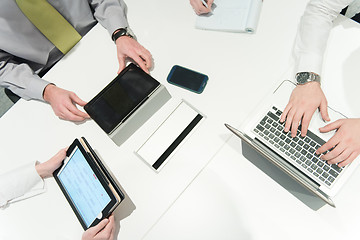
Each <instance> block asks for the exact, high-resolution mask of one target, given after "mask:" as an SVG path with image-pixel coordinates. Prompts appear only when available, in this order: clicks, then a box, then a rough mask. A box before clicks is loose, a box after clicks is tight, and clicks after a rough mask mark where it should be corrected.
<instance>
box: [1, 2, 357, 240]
mask: <svg viewBox="0 0 360 240" xmlns="http://www.w3.org/2000/svg"><path fill="white" fill-rule="evenodd" d="M127 5H128V18H129V23H130V25H131V28H132V29H133V31H134V32H135V34H136V35H137V37H138V41H139V42H140V43H141V44H143V45H144V46H145V47H146V48H148V49H149V50H150V51H151V53H152V54H153V58H154V62H155V67H154V70H153V71H152V73H151V75H152V76H153V77H154V78H156V79H157V80H159V81H160V82H161V83H163V84H164V85H165V86H166V87H167V89H168V90H169V91H170V93H171V94H172V96H173V98H174V99H179V98H184V99H185V100H187V101H189V102H190V103H191V104H192V105H194V106H195V107H196V108H198V109H199V110H200V111H202V112H203V113H204V114H205V115H206V116H207V118H206V120H205V121H204V122H203V123H202V124H201V125H200V127H199V128H198V129H197V130H196V131H195V132H194V133H193V135H192V136H191V137H190V138H189V139H188V140H187V141H186V142H185V143H184V144H183V145H182V146H181V148H180V149H178V151H177V152H176V154H175V155H174V156H173V157H172V158H171V159H170V161H169V163H168V164H167V165H166V166H165V167H164V168H163V169H162V170H161V172H160V173H159V174H156V173H154V172H153V171H152V170H151V169H150V168H149V167H148V166H147V165H145V164H144V163H143V162H142V161H141V160H140V159H138V158H137V157H136V156H135V155H134V153H133V151H134V150H135V149H136V146H138V145H139V144H140V143H141V142H142V141H144V140H145V139H144V133H145V130H144V129H146V128H147V127H149V128H151V127H153V125H154V122H151V120H150V121H149V122H148V123H146V125H145V126H144V127H143V128H142V129H140V130H139V131H137V132H136V133H135V134H134V135H133V136H132V137H131V138H130V139H129V140H128V141H127V142H126V143H125V144H123V145H122V146H121V147H117V146H116V145H115V144H114V143H113V142H112V141H111V140H110V139H109V138H108V137H107V136H106V135H105V134H104V133H103V132H102V130H101V129H100V128H99V127H98V126H97V125H96V124H95V123H94V122H93V121H87V122H86V123H83V124H79V125H78V124H74V123H71V122H66V121H61V120H59V119H58V118H56V117H55V116H54V114H53V112H52V110H51V108H50V106H48V105H46V104H42V103H38V102H35V101H30V102H26V101H23V100H20V102H19V103H17V104H16V105H15V106H14V107H13V108H12V109H11V110H10V111H9V112H7V113H6V114H5V116H4V117H2V118H1V119H0V130H1V132H2V134H3V136H6V138H5V137H2V138H0V146H1V153H2V159H4V160H3V161H2V169H1V171H3V170H4V171H5V170H7V169H11V168H13V167H16V166H18V165H21V164H23V163H25V162H28V161H32V160H39V161H45V160H47V159H48V158H50V157H51V156H52V155H53V154H55V153H56V152H57V151H58V150H59V149H60V148H61V147H64V146H66V145H68V144H70V143H71V142H72V141H73V139H74V138H76V137H80V136H85V137H86V138H87V139H88V140H89V142H90V144H91V145H92V146H93V147H94V148H95V149H96V150H97V152H98V153H99V155H100V156H101V157H102V158H103V159H104V161H105V162H106V164H107V165H108V166H109V167H110V169H111V170H112V171H113V173H114V174H115V176H116V178H117V180H118V181H119V182H120V183H121V186H122V187H123V189H124V190H125V192H126V193H127V198H126V201H125V202H124V203H122V204H121V205H120V207H119V208H118V209H117V211H116V219H118V220H119V221H120V223H118V224H119V225H120V230H119V235H118V236H119V237H118V238H119V239H131V240H133V239H142V238H147V239H219V238H221V239H239V237H238V236H241V234H244V233H246V234H247V233H248V235H249V236H257V237H258V239H264V238H265V237H264V236H270V237H273V236H276V234H278V235H279V231H280V229H282V227H283V228H285V229H287V230H286V231H283V232H284V233H283V234H282V232H281V233H280V237H281V238H283V239H285V238H286V237H288V238H291V236H292V235H289V232H290V231H291V230H292V229H294V228H295V226H293V225H292V223H291V222H290V221H289V219H288V218H287V217H289V218H291V217H293V218H294V219H295V217H294V216H293V215H290V209H291V210H292V209H294V208H296V213H298V212H301V213H303V214H301V217H299V219H298V220H296V221H295V223H298V224H300V223H302V225H300V226H301V227H304V224H303V223H304V222H306V221H308V219H310V221H312V222H321V221H320V220H321V219H322V218H324V217H329V216H330V217H336V216H337V215H338V213H337V212H335V214H334V211H337V209H336V210H334V209H328V208H327V207H324V208H322V209H321V211H322V210H323V209H325V211H326V213H325V214H322V215H321V214H319V213H318V211H313V210H311V209H309V208H308V207H306V206H304V204H303V203H302V202H301V201H299V200H298V199H297V198H294V197H293V195H291V194H290V193H289V192H288V191H287V190H285V189H284V188H283V187H281V186H280V185H279V184H278V183H276V182H274V181H272V180H271V178H269V177H268V176H267V175H266V174H264V173H263V172H262V171H261V170H259V169H258V168H257V167H255V166H254V165H253V164H251V163H250V162H248V161H244V160H245V159H244V157H243V156H242V151H241V149H240V144H239V139H237V138H234V137H232V135H231V134H230V133H229V132H228V131H227V130H226V128H225V127H224V126H223V123H224V122H229V123H240V122H241V121H243V119H244V118H245V116H246V115H247V114H248V113H249V112H250V111H251V110H252V109H253V108H254V107H255V106H256V105H257V104H258V103H259V102H260V101H261V98H262V96H263V95H264V94H265V93H267V92H268V91H269V90H271V89H273V88H274V86H276V84H277V83H278V82H279V81H280V80H282V77H283V76H284V74H285V73H287V72H288V69H289V62H290V60H291V58H290V56H291V48H292V45H293V39H294V37H295V33H296V27H297V23H298V21H299V18H300V15H301V14H302V12H303V10H304V7H305V3H304V1H301V0H296V1H286V0H273V1H271V2H270V1H265V2H264V5H263V9H262V13H261V19H260V22H259V26H258V31H257V33H256V34H253V35H248V34H235V33H221V32H211V31H201V30H196V29H194V27H193V26H194V22H195V14H194V13H193V10H192V9H191V7H190V5H189V3H188V1H169V0H155V1H140V0H132V1H128V2H127ZM275 16H276V17H275ZM175 64H178V65H183V66H185V67H188V68H191V69H194V70H197V71H200V72H203V73H206V74H207V75H208V76H209V82H208V85H207V87H206V88H205V91H204V92H203V93H202V94H200V95H198V94H194V93H191V92H189V91H186V90H183V89H180V88H177V87H175V86H172V85H170V84H168V83H167V82H166V76H167V74H168V72H169V71H170V69H171V67H172V66H173V65H175ZM117 67H118V66H117V61H116V56H115V46H114V44H113V43H112V42H111V40H110V39H109V37H108V36H107V32H106V31H105V30H104V29H103V28H102V27H101V26H96V27H95V28H94V29H93V30H92V31H91V32H90V33H89V34H88V35H87V36H86V37H85V38H84V39H83V40H82V41H81V42H80V43H79V44H78V45H77V46H76V47H75V49H73V50H72V51H71V53H70V54H69V55H68V56H66V57H65V58H64V59H63V60H62V61H61V62H59V63H58V64H57V65H56V66H55V67H54V68H53V69H52V70H51V71H50V72H49V73H48V74H47V75H46V79H48V80H50V81H53V82H55V83H56V84H57V85H59V86H60V87H63V88H65V89H71V90H73V91H74V92H76V93H77V94H78V95H79V96H80V97H81V98H82V99H84V100H87V101H88V100H90V99H91V98H92V97H93V96H94V95H95V94H96V93H98V92H99V91H100V90H101V89H102V88H103V87H104V86H105V85H106V84H107V83H108V82H109V81H110V80H112V79H113V78H114V77H115V74H116V71H117ZM159 114H160V115H161V112H160V113H159ZM9 126H11V127H9ZM229 138H230V140H229ZM211 160H212V161H211ZM210 161H211V163H210V164H209V162H210ZM208 164H209V165H208ZM202 169H204V170H203V171H202ZM244 170H245V171H244ZM274 171H275V173H277V172H276V170H274ZM244 173H245V174H244ZM198 174H199V176H198ZM279 174H280V173H279ZM280 176H281V175H280ZM250 177H251V178H250ZM252 178H253V179H255V180H252V181H250V180H249V179H252ZM218 180H219V181H218ZM351 183H352V184H353V185H351ZM351 183H350V184H349V185H348V186H347V188H349V190H348V191H351V189H354V188H356V182H354V181H352V182H351ZM47 184H48V191H47V192H46V193H45V194H42V195H40V196H37V197H34V198H31V199H28V200H26V201H22V202H19V203H16V204H13V205H11V206H10V207H9V208H8V209H6V210H4V211H1V214H0V225H1V226H2V229H1V231H0V239H49V236H51V239H80V236H81V234H82V228H81V226H80V224H79V223H78V222H77V219H76V217H75V215H74V214H73V212H72V210H71V208H70V207H69V205H68V204H67V202H66V200H65V198H64V197H63V196H62V193H61V192H60V190H59V189H58V187H57V186H56V183H55V182H54V181H53V179H48V180H47ZM189 186H190V187H189ZM263 189H265V194H264V193H263V191H261V190H263ZM344 191H346V190H344ZM183 192H184V194H182V193H183ZM267 192H268V194H267ZM275 193H276V194H275ZM253 194H254V195H253ZM263 194H264V195H263ZM259 196H265V197H266V198H267V201H264V199H263V198H260V197H259ZM342 196H344V195H342ZM348 196H349V195H348ZM350 196H352V195H350ZM269 198H270V200H269ZM210 200H211V201H210ZM174 203H175V205H174ZM351 203H352V204H351ZM351 203H349V206H350V205H353V206H355V208H356V205H355V204H353V202H351ZM259 206H260V208H259ZM214 210H215V211H214ZM355 211H356V209H355ZM355 211H354V212H355ZM357 212H359V211H357ZM273 216H275V217H277V218H276V219H278V221H274V218H272V217H273ZM341 216H342V215H341ZM217 218H218V219H217ZM352 219H355V220H356V218H355V217H353V218H352ZM255 220H256V221H255ZM257 221H259V222H257ZM328 221H329V222H330V220H328ZM344 221H345V220H344ZM274 222H277V224H276V225H274V224H273V223H274ZM256 223H257V224H258V225H259V226H264V225H266V224H267V225H266V228H265V229H266V230H268V231H265V232H264V233H263V235H262V234H260V233H259V231H258V229H257V228H256V227H255V226H256ZM354 224H355V223H354ZM325 225H326V226H328V225H329V224H325V223H323V225H322V227H325ZM19 226H21V231H19V230H18V229H19ZM304 231H305V232H306V230H304ZM266 233H268V234H266ZM309 233H312V232H311V231H310V232H309ZM315 234H316V232H315ZM294 235H296V233H294ZM261 237H263V238H261ZM273 238H274V237H273Z"/></svg>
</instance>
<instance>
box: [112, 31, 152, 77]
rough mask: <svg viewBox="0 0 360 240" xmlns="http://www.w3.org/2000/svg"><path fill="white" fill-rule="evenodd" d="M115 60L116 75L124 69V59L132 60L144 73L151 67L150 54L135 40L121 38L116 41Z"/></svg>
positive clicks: (126, 37) (125, 37)
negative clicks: (116, 64) (117, 63)
mask: <svg viewBox="0 0 360 240" xmlns="http://www.w3.org/2000/svg"><path fill="white" fill-rule="evenodd" d="M115 43H116V49H117V58H118V61H119V70H118V74H119V73H120V72H121V71H122V70H123V69H124V68H125V66H126V64H125V60H126V58H131V59H132V60H134V61H135V62H136V63H137V64H138V65H139V67H140V68H141V69H142V70H144V71H145V72H146V73H149V69H150V68H151V67H152V57H151V53H150V52H149V51H148V50H147V49H145V48H144V47H143V46H141V45H140V44H139V43H138V42H137V41H136V40H135V39H133V38H131V37H128V36H122V37H119V38H118V39H116V42H115Z"/></svg>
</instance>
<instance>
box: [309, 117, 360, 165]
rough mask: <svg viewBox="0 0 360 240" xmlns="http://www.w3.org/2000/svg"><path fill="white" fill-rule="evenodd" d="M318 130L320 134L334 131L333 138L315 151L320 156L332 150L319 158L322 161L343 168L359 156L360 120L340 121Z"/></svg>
mask: <svg viewBox="0 0 360 240" xmlns="http://www.w3.org/2000/svg"><path fill="white" fill-rule="evenodd" d="M319 130H320V132H322V133H325V132H330V131H332V130H336V132H335V134H334V136H332V138H330V139H329V141H327V142H326V143H325V144H324V145H322V146H321V147H320V148H318V150H317V151H316V154H321V153H324V152H326V151H328V150H330V149H332V148H333V149H332V150H331V151H330V152H328V153H326V154H324V155H323V156H321V159H322V160H325V161H328V163H329V164H335V163H338V166H339V167H343V166H345V165H347V164H349V163H351V162H352V161H353V160H354V159H355V158H356V157H357V156H358V155H359V154H360V118H353V119H340V120H337V121H335V122H333V123H330V124H328V125H326V126H324V127H322V128H320V129H319Z"/></svg>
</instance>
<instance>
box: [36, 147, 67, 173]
mask: <svg viewBox="0 0 360 240" xmlns="http://www.w3.org/2000/svg"><path fill="white" fill-rule="evenodd" d="M66 150H67V148H63V149H61V150H60V151H59V152H58V153H57V154H56V155H55V156H53V157H52V158H50V159H49V160H47V161H46V162H43V163H40V164H37V165H36V166H35V169H36V171H37V173H38V174H39V176H40V177H41V178H47V177H51V176H52V174H53V172H54V171H55V170H56V169H57V168H59V167H60V165H61V162H62V161H63V160H64V159H65V157H66Z"/></svg>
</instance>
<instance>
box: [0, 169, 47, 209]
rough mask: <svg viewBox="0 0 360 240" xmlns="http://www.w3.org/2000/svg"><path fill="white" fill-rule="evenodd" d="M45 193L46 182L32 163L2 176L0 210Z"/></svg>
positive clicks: (0, 182) (0, 179) (0, 178)
mask: <svg viewBox="0 0 360 240" xmlns="http://www.w3.org/2000/svg"><path fill="white" fill-rule="evenodd" d="M43 191H44V182H43V180H42V178H41V177H40V176H39V174H38V172H37V171H36V169H35V163H34V162H33V163H30V164H27V165H24V166H21V167H19V168H16V169H14V170H12V171H9V172H6V173H4V174H0V208H1V207H4V206H6V205H7V204H8V203H11V202H13V201H19V200H22V199H25V198H28V197H31V196H34V195H37V194H39V193H42V192H43Z"/></svg>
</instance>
